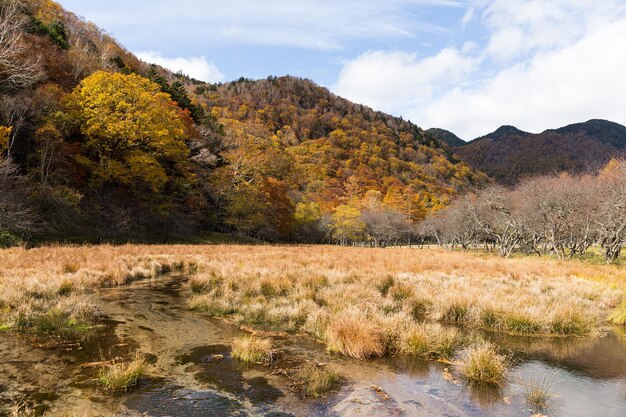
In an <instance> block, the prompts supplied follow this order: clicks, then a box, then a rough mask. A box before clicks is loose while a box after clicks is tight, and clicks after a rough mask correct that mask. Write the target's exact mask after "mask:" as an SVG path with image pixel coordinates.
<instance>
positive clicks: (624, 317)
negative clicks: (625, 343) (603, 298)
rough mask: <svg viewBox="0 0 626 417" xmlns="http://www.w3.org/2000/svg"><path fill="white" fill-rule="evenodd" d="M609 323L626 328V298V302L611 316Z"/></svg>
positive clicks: (625, 300)
mask: <svg viewBox="0 0 626 417" xmlns="http://www.w3.org/2000/svg"><path fill="white" fill-rule="evenodd" d="M608 320H609V323H611V324H615V325H617V326H626V298H624V301H622V303H621V304H620V305H619V306H618V307H617V308H616V309H615V310H613V311H612V312H611V314H609V318H608Z"/></svg>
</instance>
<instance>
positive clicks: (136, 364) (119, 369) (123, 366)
mask: <svg viewBox="0 0 626 417" xmlns="http://www.w3.org/2000/svg"><path fill="white" fill-rule="evenodd" d="M145 368H146V362H145V360H144V359H143V358H139V357H137V358H135V359H134V360H132V361H130V362H125V361H121V360H114V361H113V362H111V363H108V364H105V365H103V366H102V367H101V368H100V372H99V374H98V381H99V382H100V384H101V385H102V386H103V387H104V388H106V389H108V390H110V391H127V390H128V389H129V388H131V387H134V386H135V385H137V383H138V382H139V378H141V377H142V375H143V374H144V371H145Z"/></svg>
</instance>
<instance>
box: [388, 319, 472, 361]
mask: <svg viewBox="0 0 626 417" xmlns="http://www.w3.org/2000/svg"><path fill="white" fill-rule="evenodd" d="M461 344H462V339H461V336H460V334H459V332H458V330H456V329H454V328H446V327H443V326H440V325H437V324H427V323H423V324H419V325H415V326H412V327H411V328H410V329H408V330H407V331H405V332H403V333H402V334H401V335H400V349H399V351H400V353H402V354H404V355H410V356H422V357H441V358H451V357H452V356H454V352H455V350H456V349H457V348H458V347H459V346H461Z"/></svg>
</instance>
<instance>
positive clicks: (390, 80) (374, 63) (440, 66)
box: [334, 48, 478, 114]
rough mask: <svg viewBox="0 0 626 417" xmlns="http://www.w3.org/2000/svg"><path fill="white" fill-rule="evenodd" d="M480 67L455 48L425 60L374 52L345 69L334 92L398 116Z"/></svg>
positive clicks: (351, 62) (413, 55) (474, 59)
mask: <svg viewBox="0 0 626 417" xmlns="http://www.w3.org/2000/svg"><path fill="white" fill-rule="evenodd" d="M470 49H471V48H470ZM477 65H478V60H477V59H476V58H471V57H469V56H464V55H462V54H461V53H460V52H459V51H457V50H456V49H452V48H450V49H444V50H442V51H440V52H439V53H438V54H437V55H435V56H433V57H429V58H425V59H419V58H418V56H417V55H416V54H409V53H405V52H399V51H395V52H384V51H371V52H367V53H365V54H363V55H361V56H360V57H358V58H356V59H355V60H353V61H350V62H348V63H347V64H346V65H345V66H344V67H343V69H342V70H341V73H340V75H339V80H338V81H337V84H336V85H335V87H334V90H335V91H336V92H337V93H338V94H340V95H343V96H344V97H346V98H348V99H351V100H354V101H356V102H359V103H364V104H368V105H370V106H372V107H374V108H376V109H379V110H384V111H387V112H390V113H396V114H397V113H400V112H402V110H404V109H406V108H407V107H411V106H415V105H418V104H419V103H422V102H424V101H426V100H428V99H430V98H431V97H432V96H433V95H434V94H435V93H436V92H437V91H438V90H441V89H444V88H445V87H446V86H450V85H452V83H455V82H459V81H460V80H462V79H463V78H464V77H466V76H467V75H468V74H470V73H471V72H472V71H474V69H475V68H476V67H477Z"/></svg>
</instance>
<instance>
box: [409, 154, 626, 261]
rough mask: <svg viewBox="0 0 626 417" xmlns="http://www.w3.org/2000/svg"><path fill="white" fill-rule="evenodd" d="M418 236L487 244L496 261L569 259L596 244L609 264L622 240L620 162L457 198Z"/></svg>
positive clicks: (625, 178) (625, 210) (625, 222)
mask: <svg viewBox="0 0 626 417" xmlns="http://www.w3.org/2000/svg"><path fill="white" fill-rule="evenodd" d="M419 230H420V234H421V236H423V237H424V238H426V239H429V240H431V241H433V242H436V243H437V244H439V245H442V246H446V247H449V248H461V249H463V250H469V249H472V248H477V247H479V246H482V245H491V246H492V247H493V248H495V249H496V250H497V252H498V253H499V254H500V255H501V256H503V257H508V256H510V255H512V254H513V253H514V252H523V253H527V254H539V255H542V254H552V255H555V256H558V257H559V258H562V259H570V258H572V257H574V256H582V255H585V253H587V252H588V251H589V249H590V248H591V247H592V246H593V245H596V244H597V245H598V246H599V248H600V249H601V251H602V253H603V255H604V258H605V259H606V262H607V263H614V262H615V261H616V260H617V259H618V257H619V256H620V253H621V251H622V248H623V247H624V244H625V242H626V162H624V161H618V160H615V159H613V160H611V161H610V162H609V163H608V165H607V166H606V167H605V168H604V169H602V170H601V171H600V172H598V173H597V174H585V175H569V174H560V175H549V176H540V177H533V178H528V179H525V180H523V181H521V182H519V183H518V184H517V185H516V186H514V187H511V188H508V187H504V186H500V185H492V186H489V187H487V188H484V189H482V190H480V191H476V192H472V193H468V194H466V195H463V196H461V197H459V198H457V199H456V200H455V201H453V202H452V203H451V204H450V205H449V206H448V207H446V208H445V209H443V210H440V211H438V212H437V213H435V214H433V215H431V216H429V217H427V218H426V219H425V220H424V221H423V222H422V223H421V224H420V225H419Z"/></svg>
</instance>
